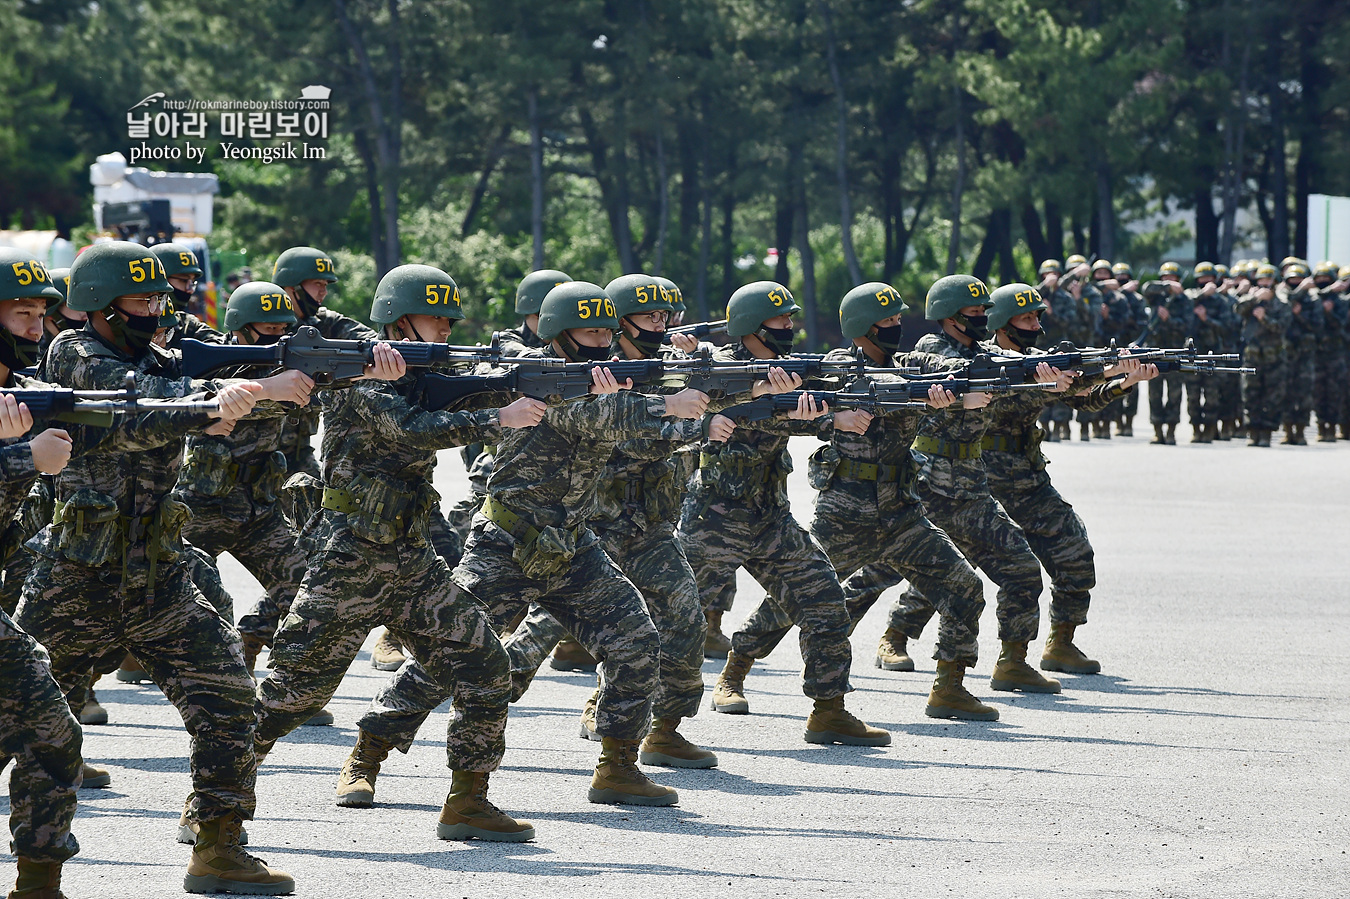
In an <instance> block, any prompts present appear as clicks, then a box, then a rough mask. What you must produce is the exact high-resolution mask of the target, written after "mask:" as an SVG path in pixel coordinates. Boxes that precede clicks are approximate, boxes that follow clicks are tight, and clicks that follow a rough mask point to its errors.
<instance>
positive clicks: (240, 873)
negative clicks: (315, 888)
mask: <svg viewBox="0 0 1350 899" xmlns="http://www.w3.org/2000/svg"><path fill="white" fill-rule="evenodd" d="M240 824H241V822H240V819H239V816H238V815H226V816H225V817H223V818H215V819H213V820H210V821H203V822H202V823H201V829H200V830H199V831H198V833H197V843H196V845H194V846H193V847H192V860H191V861H190V862H188V869H187V876H186V877H184V878H183V889H184V890H186V891H187V892H189V893H251V894H254V895H263V896H282V895H286V894H288V893H293V892H295V880H294V879H293V878H292V877H291V875H289V874H287V873H286V872H285V871H274V870H272V869H271V868H269V867H267V866H266V865H264V864H263V863H262V862H261V861H260V860H258V859H256V858H254V857H253V856H251V855H249V854H248V853H247V852H245V851H244V849H243V845H242V844H241V843H240V841H239V830H240Z"/></svg>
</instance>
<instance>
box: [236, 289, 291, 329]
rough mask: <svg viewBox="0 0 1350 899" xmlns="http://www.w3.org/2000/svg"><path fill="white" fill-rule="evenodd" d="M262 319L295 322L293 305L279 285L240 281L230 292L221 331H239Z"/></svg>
mask: <svg viewBox="0 0 1350 899" xmlns="http://www.w3.org/2000/svg"><path fill="white" fill-rule="evenodd" d="M264 322H280V323H282V324H287V325H293V324H295V307H294V306H293V305H291V298H290V296H289V295H288V294H287V293H286V291H284V290H282V289H281V285H280V284H273V283H272V282H271V281H249V282H248V283H246V284H240V285H239V286H238V287H236V288H235V289H234V293H232V294H230V302H229V304H228V305H227V306H226V307H225V330H226V331H242V330H244V328H245V327H247V326H248V325H256V324H262V323H264ZM254 336H257V335H256V334H255V335H254Z"/></svg>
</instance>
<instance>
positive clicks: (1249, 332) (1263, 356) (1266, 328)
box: [1236, 291, 1293, 365]
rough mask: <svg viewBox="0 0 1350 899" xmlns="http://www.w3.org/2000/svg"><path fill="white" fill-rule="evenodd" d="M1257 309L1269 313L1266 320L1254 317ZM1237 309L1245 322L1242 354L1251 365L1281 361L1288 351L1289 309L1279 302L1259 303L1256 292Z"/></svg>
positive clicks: (1240, 301) (1250, 294) (1241, 302)
mask: <svg viewBox="0 0 1350 899" xmlns="http://www.w3.org/2000/svg"><path fill="white" fill-rule="evenodd" d="M1258 305H1260V306H1262V307H1264V308H1265V310H1266V316H1265V318H1263V319H1258V318H1257V317H1256V316H1254V315H1252V310H1253V309H1255V308H1256V307H1257V306H1258ZM1236 309H1237V314H1238V316H1239V317H1240V318H1241V319H1242V346H1243V350H1242V352H1243V354H1244V356H1245V358H1246V359H1247V360H1248V362H1249V364H1257V365H1259V364H1260V363H1262V362H1275V361H1278V360H1279V359H1280V358H1281V357H1282V356H1283V355H1284V354H1285V352H1286V351H1287V350H1288V349H1289V345H1288V342H1287V341H1286V339H1285V334H1286V332H1287V331H1288V330H1289V320H1290V319H1291V318H1292V317H1293V314H1292V313H1291V312H1290V311H1289V307H1288V306H1287V305H1285V304H1284V303H1281V302H1280V301H1279V300H1278V299H1275V300H1272V301H1269V302H1266V303H1258V302H1257V301H1256V296H1255V291H1253V292H1251V293H1249V294H1247V295H1245V296H1244V297H1243V298H1242V299H1240V300H1239V301H1238V304H1237V306H1236Z"/></svg>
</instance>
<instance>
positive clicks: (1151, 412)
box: [1143, 262, 1193, 445]
mask: <svg viewBox="0 0 1350 899" xmlns="http://www.w3.org/2000/svg"><path fill="white" fill-rule="evenodd" d="M1183 290H1184V288H1183V287H1182V285H1181V266H1179V265H1177V264H1176V263H1175V262H1164V263H1163V264H1162V265H1161V266H1159V268H1158V280H1157V281H1149V282H1148V283H1147V284H1145V285H1144V290H1143V294H1144V301H1145V302H1146V303H1148V306H1149V321H1148V327H1147V329H1146V330H1145V332H1144V337H1143V342H1144V345H1146V346H1153V347H1181V346H1184V345H1185V343H1186V339H1187V338H1188V337H1190V332H1191V318H1192V317H1193V316H1192V314H1191V310H1190V306H1191V303H1190V302H1189V301H1188V300H1187V299H1186V297H1185V296H1184V294H1183ZM1184 383H1185V382H1184V379H1183V378H1182V375H1181V372H1176V371H1172V372H1166V373H1165V374H1163V375H1160V376H1159V377H1157V378H1154V379H1153V380H1151V381H1149V383H1148V420H1149V423H1151V424H1152V425H1153V439H1152V440H1151V441H1149V442H1150V443H1156V444H1160V445H1175V444H1176V442H1177V425H1178V424H1179V423H1180V422H1181V391H1182V385H1183V384H1184Z"/></svg>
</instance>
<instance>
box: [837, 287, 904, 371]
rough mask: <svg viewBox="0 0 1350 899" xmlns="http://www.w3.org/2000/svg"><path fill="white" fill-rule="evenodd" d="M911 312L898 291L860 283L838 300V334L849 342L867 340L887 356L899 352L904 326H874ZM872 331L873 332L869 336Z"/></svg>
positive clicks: (892, 288)
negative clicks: (860, 339)
mask: <svg viewBox="0 0 1350 899" xmlns="http://www.w3.org/2000/svg"><path fill="white" fill-rule="evenodd" d="M910 311H912V310H911V309H910V308H909V307H908V306H906V305H905V301H904V299H902V298H901V296H900V291H898V290H896V289H895V288H894V287H892V286H891V285H889V284H883V283H882V282H880V281H869V282H868V283H866V284H859V285H858V286H857V287H855V288H853V289H852V290H850V291H849V292H848V293H846V294H844V298H843V299H842V300H840V301H839V331H840V332H841V333H842V334H843V335H844V337H846V338H848V339H849V340H857V339H858V338H860V337H866V338H867V339H868V340H870V341H872V342H873V343H875V344H876V345H877V346H878V347H879V348H881V349H882V350H885V351H886V352H887V353H888V354H893V353H895V352H896V351H897V350H899V349H900V337H901V332H902V331H903V330H904V329H903V327H902V326H901V325H893V326H892V327H889V328H878V327H876V324H877V322H879V321H881V320H882V319H887V318H890V317H891V316H892V315H903V314H905V313H906V312H910ZM874 329H875V332H876V333H872V332H873V330H874Z"/></svg>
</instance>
